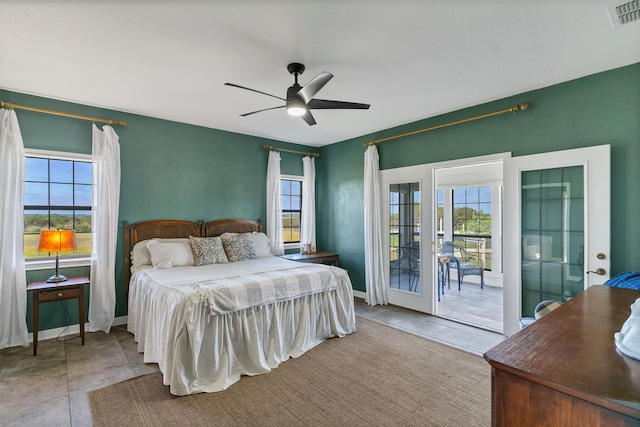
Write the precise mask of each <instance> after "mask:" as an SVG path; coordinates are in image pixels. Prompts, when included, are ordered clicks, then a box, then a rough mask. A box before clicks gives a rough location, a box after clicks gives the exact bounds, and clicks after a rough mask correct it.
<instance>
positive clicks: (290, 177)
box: [280, 174, 304, 249]
mask: <svg viewBox="0 0 640 427" xmlns="http://www.w3.org/2000/svg"><path fill="white" fill-rule="evenodd" d="M303 179H304V177H303V176H301V175H282V174H281V175H280V188H282V181H285V180H286V181H298V182H300V222H302V198H303V197H304V194H303V192H302V180H303ZM280 203H281V204H282V194H280ZM281 210H282V212H281V215H282V213H284V211H285V209H281ZM289 210H290V209H289ZM294 211H295V212H297V210H294ZM301 225H302V224H301ZM282 229H283V238H282V240H283V241H284V224H282ZM284 248H285V249H299V248H300V242H291V243H286V242H285V243H284Z"/></svg>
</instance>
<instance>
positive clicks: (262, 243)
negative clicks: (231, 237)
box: [247, 231, 273, 258]
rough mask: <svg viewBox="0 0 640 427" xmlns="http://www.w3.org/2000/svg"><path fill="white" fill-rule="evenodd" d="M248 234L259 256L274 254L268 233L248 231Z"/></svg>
mask: <svg viewBox="0 0 640 427" xmlns="http://www.w3.org/2000/svg"><path fill="white" fill-rule="evenodd" d="M247 235H248V236H249V238H250V239H251V241H252V242H253V250H254V251H255V252H256V255H257V256H258V258H263V257H266V256H273V254H272V253H271V242H270V240H269V238H268V237H267V235H266V234H264V233H258V232H257V231H254V232H253V233H247Z"/></svg>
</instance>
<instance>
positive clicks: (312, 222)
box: [300, 156, 316, 249]
mask: <svg viewBox="0 0 640 427" xmlns="http://www.w3.org/2000/svg"><path fill="white" fill-rule="evenodd" d="M302 170H303V172H304V176H303V178H302V218H301V223H300V243H302V244H304V243H311V247H312V248H314V249H315V248H316V164H315V161H314V159H313V157H310V156H306V157H303V158H302Z"/></svg>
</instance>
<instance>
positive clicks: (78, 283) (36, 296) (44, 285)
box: [27, 277, 90, 356]
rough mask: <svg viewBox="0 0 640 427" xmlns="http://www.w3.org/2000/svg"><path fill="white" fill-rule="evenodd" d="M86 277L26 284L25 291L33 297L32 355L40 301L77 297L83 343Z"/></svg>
mask: <svg viewBox="0 0 640 427" xmlns="http://www.w3.org/2000/svg"><path fill="white" fill-rule="evenodd" d="M89 283H90V282H89V278H88V277H72V278H70V279H68V280H66V281H64V282H57V283H49V282H33V283H29V285H28V286H27V291H30V292H31V295H32V297H33V355H34V356H35V355H36V353H37V351H38V320H39V315H40V310H39V309H40V303H41V302H49V301H60V300H65V299H73V298H78V317H79V322H78V323H79V325H80V337H81V338H82V345H84V287H85V286H87V285H88V284H89Z"/></svg>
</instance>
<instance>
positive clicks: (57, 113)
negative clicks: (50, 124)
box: [0, 100, 127, 127]
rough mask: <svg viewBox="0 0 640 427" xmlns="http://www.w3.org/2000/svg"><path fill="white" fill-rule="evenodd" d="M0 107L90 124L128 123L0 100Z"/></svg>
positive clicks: (123, 125) (120, 124)
mask: <svg viewBox="0 0 640 427" xmlns="http://www.w3.org/2000/svg"><path fill="white" fill-rule="evenodd" d="M0 107H2V108H6V109H8V110H12V109H14V110H15V109H17V110H27V111H35V112H37V113H45V114H53V115H54V116H62V117H71V118H73V119H80V120H88V121H90V122H100V123H107V124H109V125H118V126H122V127H125V126H127V122H123V121H121V120H109V119H100V118H98V117H90V116H83V115H81V114H73V113H65V112H63V111H56V110H47V109H44V108H36V107H27V106H25V105H17V104H11V103H9V102H4V101H2V100H0Z"/></svg>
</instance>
